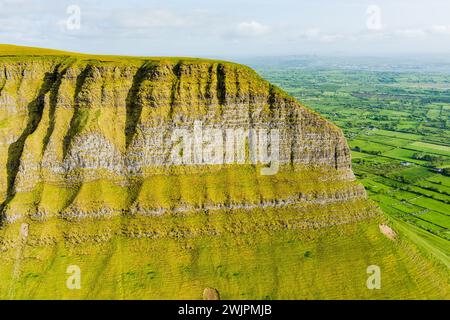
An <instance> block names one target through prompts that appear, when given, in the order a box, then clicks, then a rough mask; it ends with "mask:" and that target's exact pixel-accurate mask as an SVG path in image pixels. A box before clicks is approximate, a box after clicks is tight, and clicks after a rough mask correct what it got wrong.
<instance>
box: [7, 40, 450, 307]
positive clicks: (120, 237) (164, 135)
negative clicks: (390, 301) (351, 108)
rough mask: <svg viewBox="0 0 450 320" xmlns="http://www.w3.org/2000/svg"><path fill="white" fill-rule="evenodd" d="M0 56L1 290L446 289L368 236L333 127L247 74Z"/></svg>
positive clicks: (409, 256) (287, 292)
mask: <svg viewBox="0 0 450 320" xmlns="http://www.w3.org/2000/svg"><path fill="white" fill-rule="evenodd" d="M0 67H1V69H0V150H1V152H0V203H1V206H0V209H1V214H2V218H1V221H2V225H3V227H2V228H1V229H0V256H2V261H5V263H4V264H2V266H1V267H0V280H2V281H0V297H10V298H25V297H33V298H42V297H44V298H48V297H65V298H77V297H78V298H80V297H91V298H105V297H106V298H136V297H140V298H201V295H202V292H203V288H206V287H213V288H217V290H218V292H220V296H221V297H223V298H257V299H262V298H308V297H309V298H311V297H316V298H342V297H350V296H349V295H354V297H355V298H364V297H366V298H377V297H383V298H391V297H401V296H402V295H405V294H406V295H408V294H409V295H410V296H411V297H416V296H417V297H420V296H426V297H443V296H445V295H448V290H447V288H442V287H441V286H439V282H440V281H441V280H442V278H443V277H445V275H444V273H443V272H441V270H440V269H439V267H438V266H433V262H432V261H430V260H428V259H427V258H425V257H424V256H422V254H421V253H420V252H418V251H417V249H416V248H414V247H412V246H410V245H409V244H407V243H403V241H402V240H401V239H400V238H398V237H393V236H390V237H387V236H385V234H383V233H382V232H381V231H380V230H386V229H383V228H388V230H391V229H390V228H389V227H387V226H386V225H385V224H383V226H384V227H383V228H381V229H380V228H379V224H382V223H385V218H384V217H383V216H382V214H381V213H380V211H379V210H378V209H377V208H376V207H375V206H374V205H373V204H372V203H371V202H369V201H368V200H367V198H366V194H365V191H364V188H363V187H362V186H361V185H360V184H359V183H357V182H356V181H355V177H354V175H353V173H352V170H351V159H350V152H349V148H348V146H347V143H346V141H345V138H344V136H343V134H342V132H341V130H340V129H339V128H337V127H336V126H335V125H333V124H331V123H330V122H328V121H327V120H325V119H324V118H322V117H321V116H320V115H318V114H317V113H315V112H313V111H311V110H309V109H308V108H306V107H304V106H303V105H301V104H300V103H299V102H297V101H296V100H294V99H293V98H292V97H290V96H289V95H287V94H286V93H284V92H283V91H281V90H280V89H278V88H277V87H275V86H273V85H271V84H270V83H268V82H267V81H265V80H264V79H262V78H261V77H260V76H258V75H257V74H256V73H255V72H254V71H253V70H251V69H250V68H248V67H245V66H242V65H238V64H234V63H230V62H224V61H215V60H207V59H194V58H164V57H162V58H146V57H118V56H90V55H84V54H76V53H67V52H62V51H55V50H46V49H37V48H26V47H14V46H8V45H0ZM391 231H392V230H391ZM332 263H334V264H335V265H333V264H332ZM371 264H375V265H380V268H382V269H383V270H384V272H385V275H384V276H385V277H386V279H391V280H392V282H391V283H390V284H389V283H386V284H385V286H386V287H385V289H384V290H379V291H376V290H375V291H373V290H369V289H368V288H367V286H366V280H365V278H366V277H367V273H366V268H367V267H368V266H369V265H371ZM74 265H75V266H76V267H79V268H80V270H82V272H83V275H84V277H85V278H83V279H84V281H85V282H84V285H83V286H82V288H81V289H79V290H71V289H70V288H67V287H66V285H65V283H66V282H65V279H66V278H67V273H66V269H67V267H68V266H74ZM405 270H407V271H405ZM432 270H435V272H434V271H432ZM355 272H356V274H354V273H355ZM405 272H406V273H405ZM399 276H400V277H402V279H403V278H404V277H414V278H415V279H417V281H416V282H414V283H411V284H410V285H408V287H407V288H406V289H402V290H403V291H401V290H400V292H398V291H396V290H397V289H398V288H397V287H396V281H400V280H394V279H396V277H399ZM306 278H308V279H309V280H305V279H306ZM333 279H334V280H333ZM302 281H306V282H302ZM342 286H343V287H345V288H346V289H345V290H344V289H342V290H338V288H339V287H341V288H343V287H342ZM55 295H57V296H55Z"/></svg>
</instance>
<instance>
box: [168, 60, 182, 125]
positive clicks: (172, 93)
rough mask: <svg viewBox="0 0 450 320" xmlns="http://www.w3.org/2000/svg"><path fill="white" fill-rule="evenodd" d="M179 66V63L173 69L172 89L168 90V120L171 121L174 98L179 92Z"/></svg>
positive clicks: (180, 64) (180, 63)
mask: <svg viewBox="0 0 450 320" xmlns="http://www.w3.org/2000/svg"><path fill="white" fill-rule="evenodd" d="M181 66H182V62H181V61H180V62H178V63H177V64H176V65H175V66H174V67H173V74H174V75H175V79H174V80H173V81H172V88H171V90H170V109H169V119H172V116H173V109H174V106H175V102H176V98H177V95H178V94H179V92H180V84H181V81H180V80H181Z"/></svg>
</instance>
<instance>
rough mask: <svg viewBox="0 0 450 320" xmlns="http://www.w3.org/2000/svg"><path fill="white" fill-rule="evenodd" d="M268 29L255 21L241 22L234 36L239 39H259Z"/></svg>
mask: <svg viewBox="0 0 450 320" xmlns="http://www.w3.org/2000/svg"><path fill="white" fill-rule="evenodd" d="M269 31H270V28H269V27H268V26H265V25H263V24H261V23H259V22H257V21H250V22H241V23H239V24H238V25H237V27H236V35H238V36H241V37H259V36H263V35H266V34H267V33H269Z"/></svg>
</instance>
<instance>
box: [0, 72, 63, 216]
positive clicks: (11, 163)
mask: <svg viewBox="0 0 450 320" xmlns="http://www.w3.org/2000/svg"><path fill="white" fill-rule="evenodd" d="M56 78H57V67H56V68H55V70H54V72H47V73H46V74H45V76H44V81H43V84H42V86H41V88H40V90H39V93H38V95H37V97H36V98H35V99H34V100H33V101H31V102H30V103H29V104H28V106H27V110H28V116H27V119H28V120H27V125H26V127H25V129H24V131H23V132H22V134H21V135H20V136H19V138H18V139H17V140H16V141H15V142H13V143H12V144H11V145H10V146H9V148H8V159H7V164H6V169H7V191H6V199H5V201H4V202H3V203H2V204H1V205H0V212H1V213H2V218H4V216H5V212H4V210H5V208H6V206H7V205H8V204H9V202H10V201H11V200H12V199H13V197H14V195H15V190H14V183H15V180H16V177H17V173H18V172H19V167H20V159H21V157H22V153H23V148H24V146H25V142H26V140H27V138H28V136H30V135H31V134H33V132H34V131H35V130H36V129H37V127H38V125H39V123H40V122H41V119H42V113H43V110H44V106H45V95H46V94H47V93H48V92H49V91H50V89H51V88H52V86H53V85H54V83H55V80H56ZM1 220H2V221H3V219H1Z"/></svg>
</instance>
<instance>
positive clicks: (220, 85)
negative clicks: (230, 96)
mask: <svg viewBox="0 0 450 320" xmlns="http://www.w3.org/2000/svg"><path fill="white" fill-rule="evenodd" d="M216 90H217V98H218V100H219V104H221V105H225V104H226V102H227V99H226V97H227V92H226V91H227V88H226V71H225V66H224V65H223V64H218V65H217V89H216Z"/></svg>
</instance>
